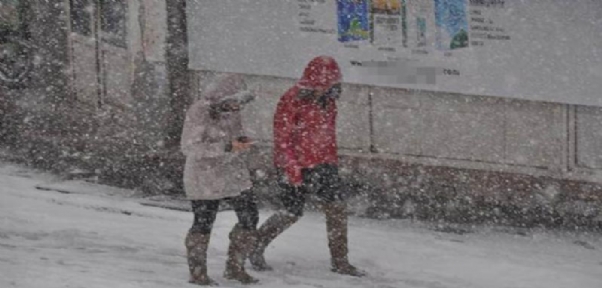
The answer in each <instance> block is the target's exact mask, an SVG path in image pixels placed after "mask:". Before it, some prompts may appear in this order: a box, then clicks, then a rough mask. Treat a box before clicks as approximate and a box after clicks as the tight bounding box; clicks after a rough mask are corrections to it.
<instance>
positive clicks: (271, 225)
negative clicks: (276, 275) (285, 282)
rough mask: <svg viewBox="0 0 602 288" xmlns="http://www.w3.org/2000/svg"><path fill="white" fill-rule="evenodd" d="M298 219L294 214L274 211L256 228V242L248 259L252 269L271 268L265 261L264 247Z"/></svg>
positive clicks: (264, 269)
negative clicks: (274, 212)
mask: <svg viewBox="0 0 602 288" xmlns="http://www.w3.org/2000/svg"><path fill="white" fill-rule="evenodd" d="M298 220H299V217H296V216H292V215H289V214H284V213H276V214H274V215H272V217H270V218H269V219H268V220H266V221H265V223H263V225H261V227H259V229H257V243H256V245H255V248H254V249H253V250H252V251H251V255H250V256H249V261H250V262H251V265H253V269H255V270H257V271H271V270H273V268H272V267H270V266H269V265H268V263H266V261H265V257H264V254H265V248H266V247H268V245H269V244H270V243H271V242H272V241H273V240H274V239H276V237H277V236H278V235H280V234H281V233H282V232H284V230H286V229H288V228H289V227H291V225H293V224H294V223H295V222H297V221H298Z"/></svg>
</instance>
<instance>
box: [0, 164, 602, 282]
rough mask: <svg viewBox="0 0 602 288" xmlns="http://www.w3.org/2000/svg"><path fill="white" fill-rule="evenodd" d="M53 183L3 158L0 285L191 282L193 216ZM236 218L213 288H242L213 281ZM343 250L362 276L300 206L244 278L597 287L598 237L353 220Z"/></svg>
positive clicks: (218, 227)
mask: <svg viewBox="0 0 602 288" xmlns="http://www.w3.org/2000/svg"><path fill="white" fill-rule="evenodd" d="M52 181H56V179H53V178H52V177H51V176H48V175H43V174H36V173H34V172H32V171H30V170H27V169H23V168H20V167H17V166H14V165H8V164H2V163H0V287H22V288H37V287H43V288H53V287H85V288H97V287H98V288H106V287H162V288H169V287H196V286H193V285H190V284H188V283H187V281H186V280H187V266H186V260H185V257H184V254H185V251H184V246H183V238H184V235H185V233H186V230H187V229H188V228H189V226H190V222H191V221H192V215H191V214H190V213H188V212H183V211H176V210H169V209H162V208H158V207H149V206H146V205H141V204H140V199H136V198H132V197H129V196H131V195H129V196H128V195H121V196H120V195H118V194H119V193H113V192H115V191H118V190H111V189H114V188H109V187H107V188H106V189H107V191H109V192H107V193H96V192H94V191H81V193H72V192H77V191H79V190H82V189H84V190H85V188H82V187H85V185H83V186H82V185H81V183H79V184H78V183H77V182H70V183H59V184H58V186H60V187H61V189H63V191H62V193H59V192H56V190H53V189H46V190H50V191H46V190H40V189H36V186H38V185H42V186H40V187H48V186H49V185H48V183H49V182H52ZM50 186H52V185H50ZM54 186H57V184H55V185H54ZM95 187H96V188H95V189H97V188H98V186H95ZM65 189H66V190H65ZM110 191H113V192H110ZM271 212H272V211H262V213H261V221H263V220H265V218H266V217H267V216H269V215H270V213H271ZM235 219H236V217H235V215H234V213H232V212H230V211H226V212H222V213H220V214H219V216H218V220H217V222H216V223H215V228H214V232H213V236H212V237H213V238H212V239H211V240H212V242H211V246H210V250H209V273H210V274H211V276H212V277H213V278H214V279H216V280H217V281H218V282H220V284H221V287H243V285H239V284H237V283H235V282H232V281H227V280H225V279H224V278H223V277H222V276H221V274H222V272H223V269H224V263H225V260H226V249H227V245H228V238H227V234H228V232H229V230H230V229H231V227H232V225H233V224H234V222H235ZM350 250H351V255H350V256H351V260H352V262H353V263H354V264H356V265H357V266H359V267H361V268H363V269H365V270H367V271H368V273H369V274H370V276H368V277H365V278H360V279H358V278H352V277H346V276H341V275H337V274H334V273H331V272H330V271H329V258H328V249H327V245H326V231H325V225H324V220H323V217H322V215H320V214H316V213H307V214H306V216H305V217H304V218H303V219H302V220H301V221H300V222H299V223H297V224H296V225H295V226H293V227H292V228H290V229H289V230H288V231H286V232H285V233H284V234H283V235H282V236H281V238H278V239H277V240H276V241H275V242H274V243H273V245H271V246H270V247H269V248H268V251H267V254H266V257H267V259H268V261H269V262H270V264H272V265H273V266H274V267H275V271H272V272H263V273H258V272H255V271H252V270H251V271H250V273H252V274H253V275H255V276H257V277H258V278H259V279H260V280H261V281H262V283H261V284H260V285H258V286H256V287H297V288H301V287H424V288H447V287H450V288H452V287H454V288H455V287H458V288H460V287H461V288H470V287H478V288H484V287H492V288H493V287H500V288H501V287H504V288H505V287H512V288H518V287H525V288H527V287H528V288H537V287H545V288H553V287H559V288H567V287H579V288H589V287H591V288H599V287H602V240H601V239H600V235H591V234H590V235H586V234H582V235H572V234H568V233H561V232H557V231H547V232H546V231H533V232H529V233H527V234H526V235H523V236H521V235H516V234H511V233H503V232H500V231H498V230H495V229H488V228H483V227H482V228H478V229H475V231H474V232H473V233H467V234H462V235H459V234H453V233H443V232H436V231H433V230H432V229H429V227H428V225H426V224H424V223H411V222H409V221H375V220H368V219H359V218H352V219H351V220H350ZM246 287H248V286H246Z"/></svg>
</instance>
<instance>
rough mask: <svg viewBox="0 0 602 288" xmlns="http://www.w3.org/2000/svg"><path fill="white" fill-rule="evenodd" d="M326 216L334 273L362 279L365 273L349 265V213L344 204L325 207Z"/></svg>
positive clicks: (329, 204)
mask: <svg viewBox="0 0 602 288" xmlns="http://www.w3.org/2000/svg"><path fill="white" fill-rule="evenodd" d="M323 209H324V213H325V214H326V231H327V234H328V248H330V255H331V265H332V271H333V272H336V273H339V274H344V275H351V276H356V277H362V276H364V275H365V272H363V271H360V270H359V269H357V268H355V267H354V266H353V265H351V264H350V263H349V259H348V257H347V254H349V249H348V248H347V212H346V205H345V204H344V203H328V204H324V205H323Z"/></svg>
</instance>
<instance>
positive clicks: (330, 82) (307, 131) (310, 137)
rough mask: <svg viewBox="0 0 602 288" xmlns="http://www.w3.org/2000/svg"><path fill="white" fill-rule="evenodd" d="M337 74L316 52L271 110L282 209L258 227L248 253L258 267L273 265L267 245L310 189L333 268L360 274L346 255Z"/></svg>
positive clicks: (295, 216)
mask: <svg viewBox="0 0 602 288" xmlns="http://www.w3.org/2000/svg"><path fill="white" fill-rule="evenodd" d="M341 80H342V75H341V71H340V69H339V65H338V64H337V62H336V61H335V60H334V59H333V58H331V57H327V56H320V57H316V58H314V59H313V60H311V62H310V63H309V64H308V65H307V67H306V68H305V71H304V72H303V77H302V78H301V80H300V81H299V82H297V84H296V85H295V86H293V87H292V88H290V89H289V90H288V91H287V92H286V93H285V94H284V95H283V96H282V97H281V98H280V101H279V103H278V106H277V108H276V112H275V114H274V166H275V167H276V170H277V172H278V176H279V181H278V182H279V187H280V188H281V189H280V193H281V194H280V198H281V201H282V204H283V206H284V207H285V208H286V209H285V211H281V212H277V213H275V214H274V215H272V216H271V217H270V218H269V219H267V220H266V221H265V223H264V224H263V225H262V226H261V227H260V228H259V229H258V231H257V235H258V236H257V244H256V248H255V249H254V251H253V252H252V253H251V255H249V260H250V262H251V264H252V265H253V267H254V268H255V269H256V270H260V271H261V270H272V268H271V267H270V266H268V264H267V263H266V261H265V258H264V252H265V248H266V247H267V246H268V245H269V244H270V242H272V241H273V240H274V239H275V238H276V237H277V236H278V235H279V234H281V233H282V232H283V231H284V230H286V229H287V228H289V227H290V226H291V225H292V224H294V223H295V222H297V221H298V220H299V218H301V216H303V210H304V206H305V202H306V199H307V196H308V195H314V196H315V198H316V199H318V203H317V204H318V206H319V207H321V208H322V210H323V211H324V213H325V215H326V228H327V232H328V247H329V249H330V254H331V265H332V271H333V272H337V273H340V274H346V275H353V276H363V275H364V272H363V271H360V270H358V269H357V268H356V267H354V266H353V265H351V264H350V263H349V260H348V257H347V254H348V248H347V213H346V204H345V202H343V199H342V197H341V181H340V178H339V173H338V155H337V139H336V117H337V104H336V100H337V99H338V97H339V95H340V94H341Z"/></svg>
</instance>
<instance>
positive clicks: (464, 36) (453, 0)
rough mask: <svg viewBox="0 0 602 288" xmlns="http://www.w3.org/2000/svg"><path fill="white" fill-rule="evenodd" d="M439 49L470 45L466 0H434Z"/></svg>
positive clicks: (452, 48)
mask: <svg viewBox="0 0 602 288" xmlns="http://www.w3.org/2000/svg"><path fill="white" fill-rule="evenodd" d="M434 1H435V24H436V25H437V33H436V43H437V49H439V50H454V49H459V48H465V47H468V20H467V15H466V0H434Z"/></svg>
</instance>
